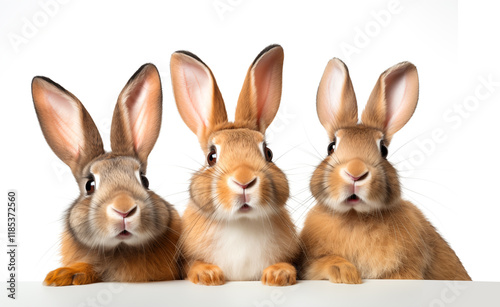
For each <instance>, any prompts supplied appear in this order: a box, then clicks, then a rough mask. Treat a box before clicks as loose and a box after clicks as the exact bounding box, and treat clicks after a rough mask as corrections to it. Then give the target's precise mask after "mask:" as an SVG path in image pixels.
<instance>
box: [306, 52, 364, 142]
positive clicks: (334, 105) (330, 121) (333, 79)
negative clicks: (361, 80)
mask: <svg viewBox="0 0 500 307" xmlns="http://www.w3.org/2000/svg"><path fill="white" fill-rule="evenodd" d="M316 110H317V112H318V117H319V121H320V122H321V124H322V125H323V127H325V129H326V131H327V132H328V136H329V137H330V139H331V140H333V138H334V136H335V131H336V130H338V129H340V128H344V127H349V126H355V125H356V124H357V122H358V106H357V103H356V95H355V94H354V89H353V87H352V82H351V77H350V76H349V70H348V69H347V67H346V66H345V64H344V62H342V61H341V60H339V59H337V58H333V59H331V60H330V61H328V64H327V65H326V68H325V71H324V73H323V76H322V77H321V81H320V83H319V87H318V94H317V96H316Z"/></svg>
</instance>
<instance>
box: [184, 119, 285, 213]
mask: <svg viewBox="0 0 500 307" xmlns="http://www.w3.org/2000/svg"><path fill="white" fill-rule="evenodd" d="M271 158H272V152H271V151H270V149H269V148H267V146H266V144H265V141H264V136H263V135H262V133H260V132H258V131H253V130H249V129H246V128H240V129H228V130H224V131H218V132H215V133H213V135H212V137H211V138H210V140H209V143H208V152H207V165H206V166H205V167H204V168H203V169H202V170H201V171H200V172H198V173H197V174H195V176H194V177H193V180H192V184H191V197H192V198H193V199H194V201H195V202H196V203H197V204H198V205H199V207H200V208H201V209H202V210H203V211H204V212H206V213H208V214H211V215H213V217H214V218H216V219H220V220H234V219H240V218H249V219H253V218H264V217H266V216H269V215H271V214H274V213H275V212H276V211H277V210H276V208H277V207H280V206H283V205H284V203H285V201H286V198H287V197H286V196H287V195H288V184H287V181H286V177H285V175H284V173H283V172H282V171H281V170H279V168H278V167H276V166H275V165H274V163H272V161H271ZM210 159H211V160H210Z"/></svg>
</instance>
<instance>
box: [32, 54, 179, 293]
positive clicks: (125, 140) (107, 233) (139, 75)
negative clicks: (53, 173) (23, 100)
mask: <svg viewBox="0 0 500 307" xmlns="http://www.w3.org/2000/svg"><path fill="white" fill-rule="evenodd" d="M32 93H33V101H34V104H35V110H36V114H37V116H38V120H39V121H40V126H41V128H42V131H43V134H44V136H45V139H46V140H47V143H48V144H49V145H50V147H51V148H52V150H53V151H54V152H55V154H56V155H57V156H58V157H59V158H60V159H61V160H62V161H63V162H64V163H66V164H67V165H68V166H69V167H70V168H71V171H72V172H73V175H74V177H75V179H76V182H77V183H78V186H79V187H80V196H78V198H77V199H76V200H75V201H74V202H73V204H72V205H71V207H70V208H69V209H68V211H67V213H66V227H65V230H64V232H63V234H62V243H61V254H62V265H63V267H61V268H59V269H56V270H54V271H52V272H50V273H49V274H47V277H46V278H45V282H44V283H45V284H46V285H50V286H65V285H81V284H89V283H95V282H99V281H120V282H145V281H153V280H170V279H176V278H178V277H179V270H178V267H177V265H178V264H177V258H178V252H177V250H176V243H177V241H178V239H179V236H180V232H181V228H182V227H181V221H180V217H179V215H178V213H177V211H176V210H175V209H174V208H173V207H172V205H170V204H169V203H167V202H166V201H164V200H163V199H162V198H160V197H159V196H158V195H156V194H155V193H154V192H153V191H151V190H149V188H148V185H149V183H148V179H147V178H146V177H145V174H146V164H147V157H148V155H149V153H150V152H151V150H152V149H153V146H154V144H155V142H156V139H157V138H158V134H159V132H160V125H161V111H162V93H161V84H160V76H159V74H158V71H157V69H156V67H155V66H154V65H152V64H146V65H143V66H142V67H141V68H140V69H139V70H138V71H137V72H136V73H135V74H134V75H133V76H132V78H131V79H130V80H129V81H128V83H127V84H126V85H125V88H124V89H123V90H122V92H121V94H120V96H119V97H118V102H117V104H116V107H115V112H114V115H113V121H112V126H111V148H112V152H108V153H107V152H105V151H104V149H103V144H102V140H101V137H100V135H99V132H98V131H97V127H96V126H95V124H94V122H93V120H92V118H91V117H90V115H89V113H88V112H87V111H86V110H85V108H84V106H83V105H82V103H81V102H80V101H79V100H78V99H77V98H76V97H75V96H74V95H73V94H71V93H70V92H68V91H66V90H65V89H64V88H62V87H61V86H60V85H58V84H57V83H55V82H53V81H51V80H50V79H48V78H45V77H35V78H34V79H33V83H32Z"/></svg>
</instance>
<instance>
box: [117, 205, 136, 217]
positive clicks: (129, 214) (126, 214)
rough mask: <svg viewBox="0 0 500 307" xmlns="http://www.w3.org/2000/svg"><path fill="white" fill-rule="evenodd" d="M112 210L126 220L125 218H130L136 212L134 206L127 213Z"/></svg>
mask: <svg viewBox="0 0 500 307" xmlns="http://www.w3.org/2000/svg"><path fill="white" fill-rule="evenodd" d="M113 210H114V211H115V212H116V213H118V214H119V215H121V216H122V217H123V218H126V217H130V216H132V215H134V213H135V212H136V211H137V206H134V207H133V208H131V209H130V210H128V211H127V212H122V211H119V210H117V209H115V208H113Z"/></svg>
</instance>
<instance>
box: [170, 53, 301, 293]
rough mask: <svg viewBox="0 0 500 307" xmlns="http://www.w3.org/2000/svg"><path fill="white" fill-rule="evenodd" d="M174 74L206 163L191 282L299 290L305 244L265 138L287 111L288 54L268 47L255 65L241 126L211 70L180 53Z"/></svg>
mask: <svg viewBox="0 0 500 307" xmlns="http://www.w3.org/2000/svg"><path fill="white" fill-rule="evenodd" d="M170 68H171V75H172V84H173V90H174V95H175V100H176V102H177V107H178V109H179V113H180V114H181V116H182V118H183V120H184V122H185V123H186V124H187V126H188V127H189V128H190V129H191V130H192V131H193V132H194V133H195V134H196V135H197V136H198V140H199V142H200V145H201V148H202V150H203V152H204V154H205V156H206V157H207V159H206V162H205V165H204V166H203V167H202V168H201V169H200V170H199V171H198V172H196V173H195V174H194V175H193V178H192V180H191V186H190V196H191V198H190V201H189V204H188V207H187V208H186V211H185V212H184V215H183V227H184V230H183V235H182V237H181V243H180V246H181V249H182V251H183V255H184V256H185V257H186V263H185V265H184V269H185V272H186V275H187V278H188V279H189V280H190V281H192V282H194V283H197V284H204V285H220V284H223V283H224V282H225V281H226V280H259V279H260V280H261V281H262V283H264V284H267V285H275V286H285V285H290V284H294V283H295V280H296V270H295V268H294V267H293V266H292V265H291V261H293V260H294V258H295V257H296V255H297V254H298V251H299V245H298V235H297V234H296V232H295V226H294V225H293V223H292V221H291V219H290V216H289V214H288V212H287V210H286V208H285V204H286V201H287V199H288V194H289V191H288V182H287V179H286V176H285V174H284V173H283V172H282V171H281V170H280V169H279V168H278V167H277V166H276V165H275V164H274V163H273V162H272V157H273V156H272V151H271V150H270V149H269V148H268V147H267V145H266V142H265V138H264V133H265V131H266V129H267V127H268V126H269V124H271V122H272V120H273V118H274V117H275V115H276V112H277V111H278V107H279V104H280V99H281V74H282V68H283V49H282V48H281V47H280V46H278V45H272V46H269V47H267V48H266V49H264V50H263V51H262V52H261V53H260V54H259V55H258V56H257V58H256V59H255V60H254V62H253V63H252V65H251V66H250V68H249V70H248V73H247V76H246V79H245V82H244V84H243V89H242V91H241V94H240V97H239V99H238V104H237V107H236V118H235V121H234V123H231V122H228V120H227V114H226V109H225V106H224V102H223V100H222V96H221V93H220V92H219V88H218V87H217V83H216V82H215V78H214V77H213V75H212V72H211V71H210V69H209V68H208V66H207V65H205V63H203V62H202V61H201V60H200V59H199V58H198V57H196V56H195V55H193V54H192V53H189V52H186V51H179V52H176V53H174V54H173V55H172V60H171V64H170Z"/></svg>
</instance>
